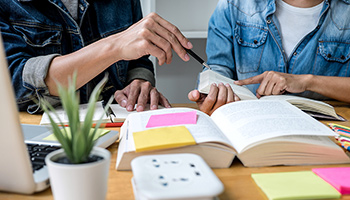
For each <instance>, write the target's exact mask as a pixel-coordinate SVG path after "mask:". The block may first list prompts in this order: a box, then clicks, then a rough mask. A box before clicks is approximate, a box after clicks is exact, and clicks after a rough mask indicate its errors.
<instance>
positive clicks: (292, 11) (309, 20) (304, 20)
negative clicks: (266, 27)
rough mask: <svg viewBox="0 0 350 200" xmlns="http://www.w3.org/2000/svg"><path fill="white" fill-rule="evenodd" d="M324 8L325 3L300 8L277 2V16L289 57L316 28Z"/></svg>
mask: <svg viewBox="0 0 350 200" xmlns="http://www.w3.org/2000/svg"><path fill="white" fill-rule="evenodd" d="M322 7H323V2H322V3H320V4H318V5H316V6H314V7H310V8H299V7H294V6H291V5H289V4H287V3H286V2H284V1H283V0H276V13H275V14H276V17H277V19H278V21H279V24H280V28H281V30H280V31H281V34H282V46H283V49H284V50H285V52H286V55H287V56H288V57H290V55H291V53H292V52H293V50H294V48H295V46H296V45H298V43H299V42H300V40H302V39H303V38H304V37H305V36H306V35H307V34H308V33H310V32H311V31H312V30H314V29H315V28H316V26H317V22H318V20H319V18H320V13H321V10H322Z"/></svg>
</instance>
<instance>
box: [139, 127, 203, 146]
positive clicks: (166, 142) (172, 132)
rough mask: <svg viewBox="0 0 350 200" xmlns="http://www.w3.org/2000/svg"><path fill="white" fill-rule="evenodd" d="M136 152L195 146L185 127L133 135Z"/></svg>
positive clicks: (141, 132) (159, 129)
mask: <svg viewBox="0 0 350 200" xmlns="http://www.w3.org/2000/svg"><path fill="white" fill-rule="evenodd" d="M133 137H134V142H135V150H136V152H141V151H149V150H156V149H166V148H174V147H181V146H186V145H195V144H196V141H195V140H194V138H193V136H192V134H191V133H190V132H189V130H188V129H187V128H186V127H185V126H171V127H161V128H154V129H148V130H145V131H140V132H134V133H133Z"/></svg>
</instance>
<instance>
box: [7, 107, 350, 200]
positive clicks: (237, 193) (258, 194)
mask: <svg viewBox="0 0 350 200" xmlns="http://www.w3.org/2000/svg"><path fill="white" fill-rule="evenodd" d="M329 103H331V104H332V105H334V106H335V109H336V111H337V113H338V114H340V115H341V116H343V117H344V118H346V119H348V120H350V104H345V103H340V102H329ZM174 106H175V107H178V106H187V107H193V108H196V105H194V104H175V105H174ZM40 119H41V115H29V114H26V113H21V114H20V120H21V122H22V123H28V124H39V122H40ZM327 122H330V121H323V123H327ZM337 123H338V124H342V125H345V126H350V122H349V121H347V122H337ZM117 149H118V144H117V143H115V144H113V145H112V146H110V147H109V148H108V150H109V151H110V152H111V153H112V158H111V163H110V171H109V180H108V194H107V199H108V200H117V199H121V200H128V199H134V196H133V190H132V185H131V181H130V180H131V177H132V172H131V171H116V170H115V163H116V157H117ZM336 166H348V167H349V166H350V164H348V165H345V164H343V165H313V166H292V167H290V166H278V167H261V168H245V167H243V165H242V164H241V163H240V161H239V160H238V159H235V160H234V162H233V164H232V166H231V167H230V168H228V169H214V172H215V174H216V175H217V176H218V177H219V178H220V180H221V181H222V182H223V184H224V186H225V191H224V193H223V194H221V195H220V196H219V197H220V200H229V199H235V200H236V199H243V200H245V199H249V200H250V199H252V200H253V199H254V200H258V199H266V197H265V195H264V194H263V193H262V191H261V190H260V189H259V188H258V187H257V186H256V185H255V182H254V181H253V179H252V178H251V177H250V175H251V173H262V172H288V171H302V170H310V169H311V168H315V167H336ZM0 199H1V200H7V199H9V200H10V199H11V200H49V199H53V197H52V193H51V190H50V189H47V190H45V191H43V192H40V193H37V194H34V195H19V194H9V193H3V192H0ZM342 199H348V200H350V195H347V196H343V197H342Z"/></svg>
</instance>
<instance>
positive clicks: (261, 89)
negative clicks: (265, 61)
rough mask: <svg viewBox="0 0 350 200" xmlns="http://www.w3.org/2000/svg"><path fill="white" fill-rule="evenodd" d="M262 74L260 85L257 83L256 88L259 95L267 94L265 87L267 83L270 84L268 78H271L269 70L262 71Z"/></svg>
mask: <svg viewBox="0 0 350 200" xmlns="http://www.w3.org/2000/svg"><path fill="white" fill-rule="evenodd" d="M262 75H264V76H263V79H262V81H261V83H260V85H259V88H258V89H257V90H256V92H257V93H258V94H259V95H261V96H263V95H267V94H266V89H267V87H268V84H270V80H271V78H272V73H270V72H264V73H263V74H262ZM271 84H273V83H271Z"/></svg>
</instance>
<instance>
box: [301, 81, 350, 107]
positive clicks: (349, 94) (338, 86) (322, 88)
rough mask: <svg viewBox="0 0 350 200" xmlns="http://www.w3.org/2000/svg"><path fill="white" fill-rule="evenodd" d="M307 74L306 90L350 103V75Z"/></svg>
mask: <svg viewBox="0 0 350 200" xmlns="http://www.w3.org/2000/svg"><path fill="white" fill-rule="evenodd" d="M306 76H308V77H307V84H306V90H308V91H312V92H317V93H319V94H321V95H323V96H327V97H330V98H332V99H336V100H339V101H343V102H348V103H350V77H335V76H316V75H306Z"/></svg>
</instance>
